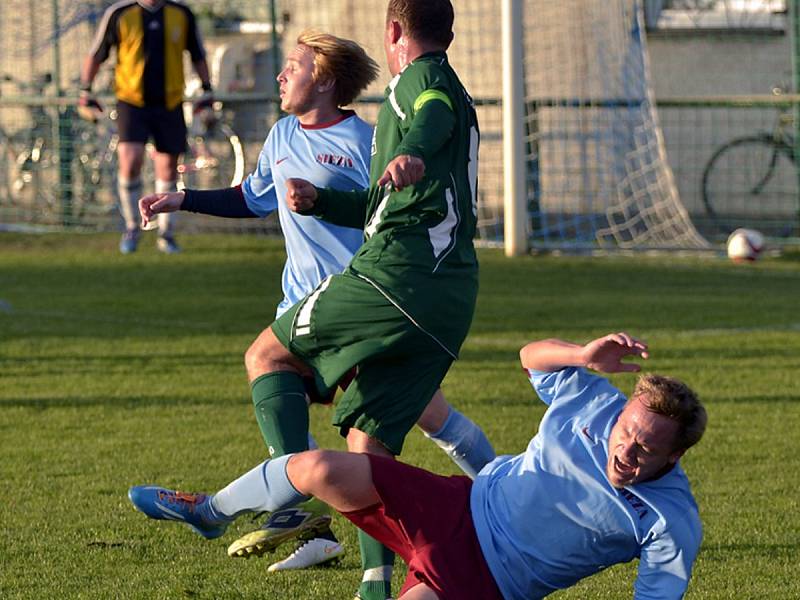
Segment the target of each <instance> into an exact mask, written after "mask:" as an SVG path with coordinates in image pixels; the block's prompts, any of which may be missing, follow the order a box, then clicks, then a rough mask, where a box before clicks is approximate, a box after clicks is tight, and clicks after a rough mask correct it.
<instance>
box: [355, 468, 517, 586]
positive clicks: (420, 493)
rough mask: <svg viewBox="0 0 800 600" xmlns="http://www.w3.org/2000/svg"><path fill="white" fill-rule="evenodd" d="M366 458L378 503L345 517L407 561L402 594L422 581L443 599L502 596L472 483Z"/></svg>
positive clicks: (463, 479) (458, 478)
mask: <svg viewBox="0 0 800 600" xmlns="http://www.w3.org/2000/svg"><path fill="white" fill-rule="evenodd" d="M367 456H368V457H369V460H370V466H371V467H372V481H373V483H374V484H375V489H376V490H377V491H378V496H380V499H381V502H380V503H379V504H375V505H373V506H370V507H367V508H364V509H361V510H358V511H354V512H350V513H344V516H345V517H347V518H348V519H349V520H350V521H352V522H353V523H354V524H355V525H356V526H357V527H359V528H360V529H363V530H364V531H365V532H367V533H368V534H369V535H371V536H372V537H374V538H375V539H376V540H378V541H380V542H382V543H383V544H384V545H385V546H387V547H388V548H390V549H391V550H393V551H394V552H396V553H397V554H398V555H400V557H401V558H402V559H403V560H404V561H405V563H406V564H407V565H408V575H407V577H406V581H405V583H404V584H403V590H402V592H401V594H400V595H402V594H403V593H405V592H406V591H408V590H409V589H411V588H412V587H414V586H415V585H417V584H418V583H424V584H426V585H427V586H428V587H430V588H431V589H433V590H434V591H435V592H436V593H437V595H438V596H439V598H440V599H441V600H473V599H474V600H502V598H503V597H502V596H501V595H500V591H499V590H498V589H497V584H495V582H494V578H493V577H492V574H491V573H490V572H489V567H488V566H487V564H486V560H485V559H484V558H483V553H482V552H481V548H480V545H479V543H478V537H477V535H476V534H475V526H474V525H473V524H472V516H471V514H470V508H469V495H470V489H471V488H472V481H471V480H470V479H469V478H468V477H464V476H453V477H444V476H442V475H436V474H434V473H431V472H429V471H425V470H423V469H418V468H417V467H412V466H410V465H406V464H404V463H401V462H398V461H396V460H392V459H390V458H386V457H382V456H373V455H367Z"/></svg>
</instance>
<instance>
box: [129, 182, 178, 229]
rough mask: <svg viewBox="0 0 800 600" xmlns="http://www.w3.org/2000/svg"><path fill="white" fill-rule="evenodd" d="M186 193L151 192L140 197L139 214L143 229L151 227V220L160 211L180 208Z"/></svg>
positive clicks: (172, 210)
mask: <svg viewBox="0 0 800 600" xmlns="http://www.w3.org/2000/svg"><path fill="white" fill-rule="evenodd" d="M184 197H185V194H184V193H183V192H182V191H181V192H166V193H159V194H149V195H147V196H144V197H142V198H140V199H139V214H140V215H141V217H142V229H150V224H151V221H153V217H155V216H156V215H157V214H159V213H170V212H175V211H176V210H180V208H181V204H183V199H184Z"/></svg>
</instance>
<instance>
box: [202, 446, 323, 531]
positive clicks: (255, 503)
mask: <svg viewBox="0 0 800 600" xmlns="http://www.w3.org/2000/svg"><path fill="white" fill-rule="evenodd" d="M291 456H292V455H291V454H286V455H284V456H281V457H279V458H275V459H272V460H266V461H264V462H263V463H261V464H260V465H258V466H257V467H255V468H254V469H251V470H250V471H248V472H247V473H245V474H244V475H242V476H241V477H239V478H238V479H237V480H236V481H233V482H231V483H229V484H228V485H227V486H225V487H224V488H222V489H221V490H220V491H219V492H217V493H216V494H214V496H213V497H212V498H211V506H212V507H213V508H214V510H215V511H216V512H218V513H220V514H222V515H224V516H226V517H230V518H233V517H236V516H238V515H240V514H242V513H246V512H263V511H269V512H272V511H275V510H278V509H280V508H286V507H288V506H294V505H295V504H298V503H299V502H303V501H305V500H308V496H304V495H303V494H301V493H300V492H298V491H297V490H296V489H295V487H294V486H293V485H292V482H291V481H289V477H288V475H287V474H286V463H287V462H288V461H289V458H290V457H291Z"/></svg>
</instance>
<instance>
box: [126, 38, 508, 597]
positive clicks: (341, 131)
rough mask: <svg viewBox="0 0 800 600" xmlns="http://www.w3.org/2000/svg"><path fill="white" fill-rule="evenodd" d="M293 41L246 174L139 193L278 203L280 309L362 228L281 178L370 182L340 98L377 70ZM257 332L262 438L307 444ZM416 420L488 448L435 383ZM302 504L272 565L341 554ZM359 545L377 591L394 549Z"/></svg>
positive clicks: (226, 208) (347, 186)
mask: <svg viewBox="0 0 800 600" xmlns="http://www.w3.org/2000/svg"><path fill="white" fill-rule="evenodd" d="M297 42H298V45H297V47H296V48H295V49H294V50H293V51H292V52H291V53H290V54H289V55H288V57H287V61H286V66H285V68H284V69H283V70H282V71H281V73H280V74H279V76H278V81H279V83H280V94H281V108H282V110H284V111H285V112H287V113H289V116H288V117H286V118H283V119H280V120H279V121H278V122H277V123H276V124H275V126H274V127H273V128H272V130H271V131H270V133H269V135H268V137H267V139H266V142H265V144H264V146H263V148H262V150H261V153H260V155H259V160H258V165H257V167H256V169H255V170H254V172H253V173H251V174H250V175H249V176H248V177H247V179H246V180H245V181H244V182H243V184H242V185H241V186H237V187H234V188H226V189H221V190H185V191H183V192H176V193H170V194H153V195H150V196H145V197H144V198H142V199H141V200H140V212H141V215H142V219H143V221H145V222H147V221H149V220H150V219H152V218H154V217H155V215H157V214H159V213H164V212H172V211H176V210H185V211H193V212H199V213H204V214H210V215H216V216H220V217H231V218H258V217H265V216H267V215H269V214H271V213H272V212H274V211H276V210H277V211H278V217H279V219H280V224H281V229H282V231H283V235H284V239H285V244H286V255H287V259H286V264H285V267H284V270H283V275H282V281H281V284H282V289H283V293H284V297H283V300H282V301H281V303H280V304H279V306H278V310H277V315H278V316H280V315H282V314H283V313H284V312H285V311H286V310H287V309H289V308H290V307H291V306H292V305H294V304H295V303H296V302H297V301H298V300H300V299H302V298H303V297H305V296H306V295H308V294H310V293H312V292H313V291H314V289H315V288H316V287H317V286H318V285H319V284H320V282H321V281H322V280H323V279H324V278H325V277H327V276H328V275H331V274H333V273H340V272H341V271H343V270H344V268H345V267H346V266H347V264H348V263H349V262H350V259H351V258H352V256H353V254H354V253H355V252H356V251H357V250H358V248H359V247H360V246H361V244H362V241H363V231H362V230H361V229H356V228H350V227H342V226H339V225H333V224H330V223H327V222H325V221H322V220H320V219H317V218H315V217H312V216H303V215H299V214H297V213H295V212H292V211H290V210H289V209H288V208H287V205H286V202H285V197H286V180H287V179H288V178H290V177H298V176H302V177H303V178H305V179H308V180H309V181H312V182H313V183H314V184H315V185H319V186H321V187H330V188H333V189H338V190H344V191H350V190H360V189H364V188H366V187H368V185H369V169H370V149H371V141H372V127H371V126H370V125H368V124H367V123H365V122H364V121H363V120H361V119H360V118H359V117H358V116H357V115H356V114H355V113H354V112H353V111H351V110H344V109H342V108H341V107H343V106H346V105H348V104H350V103H352V102H353V100H354V99H355V98H356V97H357V96H358V94H359V93H360V92H361V91H362V90H363V89H364V88H365V87H366V86H367V85H368V84H369V82H370V81H372V80H373V79H374V78H375V76H376V74H377V65H376V64H375V63H374V62H373V61H372V59H370V58H369V57H368V56H367V55H366V53H364V51H363V50H362V49H361V48H360V46H358V45H357V44H356V43H355V42H351V41H349V40H343V39H341V38H337V37H335V36H332V35H328V34H323V33H318V32H313V31H307V32H304V33H302V34H301V35H300V36H299V38H298V40H297ZM260 339H261V338H259V339H257V340H256V341H255V342H254V343H253V345H252V346H251V348H250V349H249V350H248V352H247V355H246V356H245V363H246V366H247V370H248V376H249V379H250V382H251V384H252V385H253V401H254V404H255V407H256V416H257V419H258V423H259V427H260V429H261V432H262V436H263V438H264V441H265V443H266V444H267V446H268V447H269V450H270V455H271V456H273V457H278V456H282V455H284V454H287V453H292V452H298V451H302V450H306V449H307V448H308V437H307V432H308V407H307V405H306V402H305V399H304V397H303V398H301V400H300V401H297V399H296V398H295V397H294V396H297V394H295V395H294V396H293V395H292V394H289V395H288V398H287V397H274V396H268V395H266V394H264V393H262V391H261V387H263V386H260V385H259V383H258V382H259V381H260V380H261V378H262V376H263V375H264V373H263V372H262V371H261V370H259V366H258V365H257V364H256V361H254V360H253V357H254V356H257V355H258V354H259V353H260V348H259V343H260V342H259V340H260ZM307 391H308V392H312V390H311V389H309V390H307ZM300 393H301V394H303V395H304V393H303V392H300ZM419 425H420V427H421V428H422V429H423V431H424V432H425V433H426V435H427V436H428V437H430V438H431V439H433V441H434V442H435V443H437V445H439V446H440V447H442V448H443V449H444V450H445V451H446V452H447V453H448V454H449V455H450V456H451V457H452V458H453V460H454V461H455V462H456V463H457V464H458V465H459V466H460V467H461V468H462V469H464V470H465V472H467V473H468V474H470V475H472V476H474V475H475V474H476V473H477V471H478V470H480V468H481V467H482V466H483V465H484V464H485V463H486V462H488V460H491V459H492V458H493V457H494V451H493V450H492V447H491V445H490V444H489V442H488V440H487V439H486V437H485V435H484V434H483V432H482V431H481V430H480V428H479V427H477V425H475V424H474V423H473V422H472V421H470V420H469V419H468V418H466V417H465V416H464V415H462V414H461V413H459V412H458V411H456V410H455V409H452V408H451V407H450V406H449V405H448V404H447V402H446V401H445V400H444V397H443V395H442V394H441V392H437V393H436V395H435V396H434V399H433V401H432V402H431V403H430V405H429V408H428V410H426V411H425V412H424V413H423V415H422V417H421V418H420V420H419ZM245 493H246V491H245ZM304 508H307V509H308V510H306V511H305V512H304V513H303V514H304V515H305V516H307V518H308V519H309V520H310V521H313V522H314V523H316V524H317V525H318V534H319V535H318V537H316V538H313V539H312V540H310V541H308V542H303V543H301V545H300V546H299V547H298V549H297V551H296V552H295V553H294V554H292V555H291V556H290V557H289V558H288V559H286V560H284V561H280V562H279V563H275V564H274V565H271V567H270V570H278V569H286V568H304V567H307V566H311V565H313V564H318V563H321V562H327V561H329V560H331V559H333V558H336V557H337V556H339V555H340V554H341V552H342V547H341V545H340V544H339V543H338V541H337V540H336V538H335V536H334V535H333V533H332V532H331V531H330V529H329V527H328V525H329V524H330V516H329V515H328V514H327V513H326V512H325V509H324V508H323V507H321V503H318V502H316V501H313V500H312V501H311V502H310V503H309V505H308V506H306V507H304ZM296 513H297V511H295V510H293V511H292V514H296ZM295 521H296V520H295V519H287V518H286V514H273V515H272V517H271V518H270V519H268V520H267V521H266V522H265V524H264V526H263V527H262V529H261V530H259V531H257V532H253V533H252V534H248V535H247V536H245V537H244V538H242V540H239V541H237V542H235V543H234V544H233V545H232V546H231V549H230V550H229V552H230V553H231V555H232V556H247V555H250V554H251V553H255V554H260V553H261V552H263V551H264V549H265V546H264V544H263V541H262V539H263V537H264V536H267V535H269V536H271V539H270V540H269V545H268V546H267V547H266V548H268V549H271V548H272V547H274V545H276V544H277V543H280V542H282V541H283V536H282V534H283V531H284V530H285V529H287V528H286V527H283V528H281V527H280V525H281V523H283V522H292V523H293V522H295ZM276 531H277V532H278V535H276ZM362 537H363V536H362ZM287 539H288V538H287ZM362 547H366V548H367V550H366V551H365V554H366V555H367V558H365V559H364V561H363V566H364V568H365V571H366V572H367V574H366V575H365V581H366V583H364V584H363V585H362V587H363V589H361V590H360V592H359V593H360V595H361V596H362V597H363V598H364V600H373V598H379V600H383V598H385V597H387V592H386V590H387V589H388V587H387V586H388V581H389V580H390V579H391V567H390V566H388V565H386V564H385V563H387V562H390V558H387V553H386V551H385V550H384V549H383V548H382V547H381V546H380V545H378V544H377V543H376V542H374V541H372V540H368V539H366V540H362ZM388 556H391V555H388ZM376 574H377V575H376ZM371 591H373V592H374V593H373V594H371V593H370V592H371Z"/></svg>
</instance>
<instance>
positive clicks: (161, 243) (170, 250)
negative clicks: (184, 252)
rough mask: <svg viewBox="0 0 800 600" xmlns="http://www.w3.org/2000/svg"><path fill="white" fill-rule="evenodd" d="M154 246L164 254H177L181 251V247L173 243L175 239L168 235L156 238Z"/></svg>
mask: <svg viewBox="0 0 800 600" xmlns="http://www.w3.org/2000/svg"><path fill="white" fill-rule="evenodd" d="M156 246H158V249H159V250H161V252H163V253H164V254H177V253H178V252H180V251H181V247H180V246H178V244H177V243H176V242H175V238H174V237H172V236H171V235H169V234H166V235H160V236H158V241H157V242H156Z"/></svg>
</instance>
